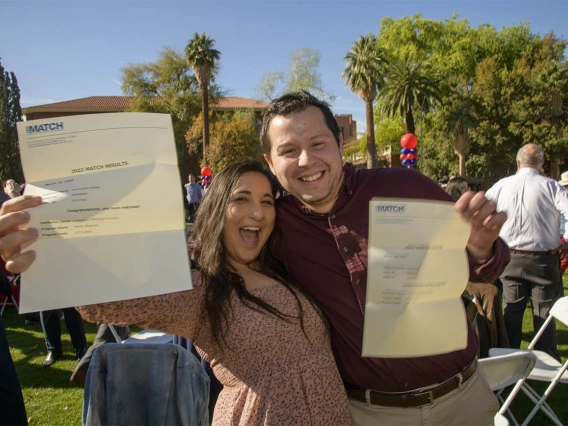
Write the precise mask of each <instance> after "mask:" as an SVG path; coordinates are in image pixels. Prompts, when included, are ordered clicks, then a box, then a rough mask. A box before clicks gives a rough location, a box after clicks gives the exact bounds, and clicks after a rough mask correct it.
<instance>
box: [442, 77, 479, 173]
mask: <svg viewBox="0 0 568 426" xmlns="http://www.w3.org/2000/svg"><path fill="white" fill-rule="evenodd" d="M450 88H451V94H450V97H449V102H448V104H447V105H446V111H447V112H446V113H445V114H444V121H445V122H446V128H445V131H446V132H447V133H449V134H451V135H452V136H453V137H454V151H455V152H456V154H457V156H458V158H459V161H460V165H459V174H460V176H462V177H465V175H466V171H465V157H466V156H467V154H469V149H470V144H469V129H473V128H475V127H477V125H478V124H479V121H478V120H477V118H476V117H475V116H474V115H473V112H472V109H471V98H470V92H471V85H470V84H468V83H467V82H463V81H462V82H459V81H451V82H450Z"/></svg>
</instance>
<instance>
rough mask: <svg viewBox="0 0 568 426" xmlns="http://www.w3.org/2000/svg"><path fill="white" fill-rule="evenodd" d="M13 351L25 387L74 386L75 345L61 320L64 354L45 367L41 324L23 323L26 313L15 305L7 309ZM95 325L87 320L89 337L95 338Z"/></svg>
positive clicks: (17, 369) (8, 329)
mask: <svg viewBox="0 0 568 426" xmlns="http://www.w3.org/2000/svg"><path fill="white" fill-rule="evenodd" d="M2 320H3V322H4V326H5V327H6V333H7V336H8V344H9V346H10V352H11V354H12V358H13V360H14V365H15V366H16V371H17V373H18V378H19V380H20V384H21V387H22V389H24V388H28V389H38V388H75V387H76V385H75V384H73V383H72V382H70V381H69V379H70V377H71V373H72V372H73V370H74V368H75V366H76V365H77V359H76V358H75V348H74V347H73V345H72V344H71V339H70V337H69V334H68V333H67V329H66V327H65V324H64V322H62V324H61V341H62V344H63V356H62V357H60V358H59V359H58V360H57V362H56V363H55V364H53V365H52V366H51V367H49V368H44V367H42V363H43V360H44V359H45V357H46V355H47V350H46V347H45V340H44V337H43V331H42V328H41V324H24V316H23V315H18V313H17V312H16V311H15V309H7V310H5V311H4V315H3V316H2ZM95 332H96V326H95V325H94V324H89V323H85V334H86V336H87V341H88V342H92V341H93V339H94V334H95Z"/></svg>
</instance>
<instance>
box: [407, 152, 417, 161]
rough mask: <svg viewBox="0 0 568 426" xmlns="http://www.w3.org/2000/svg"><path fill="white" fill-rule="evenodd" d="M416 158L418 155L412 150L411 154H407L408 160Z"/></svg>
mask: <svg viewBox="0 0 568 426" xmlns="http://www.w3.org/2000/svg"><path fill="white" fill-rule="evenodd" d="M415 158H416V155H415V154H413V153H412V152H411V153H410V154H406V159H407V160H414V159H415Z"/></svg>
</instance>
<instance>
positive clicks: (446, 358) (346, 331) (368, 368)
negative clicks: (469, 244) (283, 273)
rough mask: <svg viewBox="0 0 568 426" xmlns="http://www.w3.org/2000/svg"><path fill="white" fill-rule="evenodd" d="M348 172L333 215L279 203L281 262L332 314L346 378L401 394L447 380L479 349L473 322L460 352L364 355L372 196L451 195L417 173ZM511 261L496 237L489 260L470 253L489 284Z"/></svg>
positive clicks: (476, 273) (290, 201)
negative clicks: (398, 356) (402, 355)
mask: <svg viewBox="0 0 568 426" xmlns="http://www.w3.org/2000/svg"><path fill="white" fill-rule="evenodd" d="M344 173H345V183H344V185H343V188H342V190H341V193H340V195H339V198H338V200H337V201H336V203H335V205H334V206H333V209H332V210H331V212H330V213H329V214H317V213H314V212H312V211H311V210H309V209H308V208H306V207H304V206H303V205H302V204H301V202H300V201H298V199H296V198H295V197H293V196H286V197H283V198H282V199H281V200H280V201H279V203H278V205H277V209H278V222H277V223H278V228H279V230H280V234H281V236H282V238H283V242H284V249H285V255H284V257H285V258H284V260H285V261H286V263H287V265H288V267H289V269H290V272H291V274H292V276H293V277H294V278H295V279H296V280H297V281H298V282H299V283H300V284H301V285H302V286H303V287H304V288H305V289H306V291H307V292H309V293H310V294H311V295H312V296H313V297H314V298H315V299H316V300H317V301H318V302H319V303H320V305H321V306H322V308H323V310H324V312H325V314H326V315H327V317H328V318H329V321H330V324H331V342H332V347H333V351H334V354H335V358H336V360H337V365H338V367H339V371H340V373H341V376H342V377H343V380H344V381H346V382H348V383H351V384H354V385H357V386H360V387H362V388H367V389H375V390H379V391H385V392H404V391H409V390H412V389H416V388H419V387H424V386H428V385H432V384H434V383H440V382H443V381H445V380H447V379H448V378H450V377H452V376H454V375H456V374H457V373H459V372H460V371H461V370H462V369H463V368H464V367H465V366H467V364H468V363H469V362H470V361H471V360H472V359H473V358H474V357H475V355H476V354H477V347H478V341H477V336H476V335H475V332H474V331H473V329H472V328H471V326H470V325H469V324H468V344H467V348H466V349H463V350H460V351H455V352H450V353H446V354H442V355H434V356H428V357H417V358H367V357H362V356H361V349H362V344H363V320H364V313H365V300H366V289H367V239H368V235H369V226H368V225H369V201H370V200H371V198H373V197H397V198H418V199H431V200H444V201H452V200H451V198H450V197H449V196H448V194H446V193H445V192H444V191H443V190H442V189H441V188H440V187H439V186H438V184H437V183H435V182H434V181H432V180H431V179H429V178H427V177H425V176H423V175H422V174H420V173H418V172H416V171H414V170H408V169H403V168H397V169H372V170H359V171H355V169H354V167H353V165H351V164H349V163H348V164H346V165H345V166H344ZM508 262H509V251H508V250H507V246H506V245H505V243H503V241H501V240H497V242H496V243H495V253H494V255H493V257H492V258H491V259H488V260H485V261H483V262H476V261H475V260H473V259H471V258H470V260H469V266H470V280H471V281H474V282H489V281H492V280H493V279H495V278H497V277H498V276H499V274H500V273H501V272H502V271H503V269H504V268H505V266H506V264H507V263H508ZM464 285H465V283H464ZM448 320H449V321H451V320H452V319H451V318H448ZM377 326H384V327H388V326H389V324H383V325H378V324H377ZM432 327H436V324H432ZM401 338H404V336H401Z"/></svg>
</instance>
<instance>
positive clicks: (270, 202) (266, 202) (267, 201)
mask: <svg viewBox="0 0 568 426" xmlns="http://www.w3.org/2000/svg"><path fill="white" fill-rule="evenodd" d="M263 203H264V204H266V205H268V206H272V205H274V203H273V202H272V200H264V201H263Z"/></svg>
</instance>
